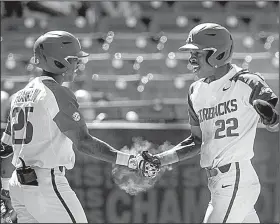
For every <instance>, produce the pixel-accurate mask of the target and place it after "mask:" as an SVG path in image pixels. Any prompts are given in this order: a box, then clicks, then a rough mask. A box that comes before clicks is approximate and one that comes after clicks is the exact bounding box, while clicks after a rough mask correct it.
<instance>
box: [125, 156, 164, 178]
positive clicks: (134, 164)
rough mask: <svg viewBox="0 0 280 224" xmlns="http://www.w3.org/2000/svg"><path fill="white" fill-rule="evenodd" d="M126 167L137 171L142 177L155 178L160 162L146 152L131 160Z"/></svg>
mask: <svg viewBox="0 0 280 224" xmlns="http://www.w3.org/2000/svg"><path fill="white" fill-rule="evenodd" d="M128 167H129V168H131V169H138V170H140V173H141V174H142V176H143V177H149V178H155V177H156V175H157V174H158V172H159V171H160V160H159V158H157V157H156V156H154V155H152V154H151V153H149V152H148V151H143V152H142V153H141V154H138V155H137V156H135V157H133V158H131V159H130V160H129V162H128Z"/></svg>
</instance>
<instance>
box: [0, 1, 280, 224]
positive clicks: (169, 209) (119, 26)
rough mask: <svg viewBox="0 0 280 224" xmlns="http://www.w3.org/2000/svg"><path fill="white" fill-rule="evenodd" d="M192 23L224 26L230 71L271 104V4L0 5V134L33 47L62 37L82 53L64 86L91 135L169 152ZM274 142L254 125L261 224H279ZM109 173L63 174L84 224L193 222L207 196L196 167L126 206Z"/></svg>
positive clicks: (170, 176) (182, 120) (274, 71)
mask: <svg viewBox="0 0 280 224" xmlns="http://www.w3.org/2000/svg"><path fill="white" fill-rule="evenodd" d="M201 22H216V23H219V24H221V25H224V26H225V27H227V28H228V29H229V30H230V31H231V32H232V34H233V38H234V42H235V47H234V55H233V63H235V64H237V65H239V66H242V67H243V68H249V69H250V70H251V71H253V72H261V73H262V75H263V76H264V77H265V79H266V81H267V83H268V84H269V85H270V86H271V87H272V89H273V90H274V92H275V93H276V94H277V95H279V33H278V30H279V1H165V2H162V1H143V2H140V1H139V2H138V1H137V2H136V1H135V2H134V1H133V2H111V1H102V2H97V1H96V2H95V1H94V2H89V1H69V2H67V1H63V2H60V1H1V122H2V125H1V127H2V129H3V128H4V127H5V124H4V123H5V122H6V118H7V111H8V102H9V100H10V98H11V96H12V95H13V94H14V93H15V92H16V91H17V90H19V89H20V88H22V87H23V86H24V85H25V84H26V83H27V82H28V81H29V80H30V79H32V78H34V77H36V76H39V75H40V74H41V70H40V69H37V68H35V67H34V66H33V65H32V46H33V44H34V41H35V40H36V38H37V37H38V36H40V35H41V34H43V33H44V32H47V31H50V30H65V31H68V32H71V33H73V34H75V35H76V36H77V37H78V38H79V39H80V41H81V44H82V47H83V48H84V50H85V51H87V52H89V53H90V56H89V58H88V60H87V61H86V65H85V66H83V67H80V69H79V71H78V76H77V78H76V80H77V81H76V82H75V83H66V84H65V85H67V86H68V87H69V88H70V89H72V90H73V91H74V93H75V95H76V96H77V98H78V101H79V102H80V105H81V110H82V112H83V113H84V116H85V118H86V120H87V122H88V124H89V127H90V128H91V131H92V134H93V135H95V136H97V137H100V138H101V139H102V140H105V141H107V142H108V143H110V144H112V145H113V146H115V147H119V148H122V147H124V146H125V145H128V147H134V146H133V143H135V141H136V142H137V144H144V145H145V144H147V142H146V141H148V142H149V143H153V144H156V145H157V146H154V147H158V146H159V145H162V144H163V143H164V142H165V141H168V142H169V143H171V144H174V145H175V144H177V143H178V142H179V141H181V140H183V139H184V138H185V137H187V136H188V135H189V130H188V124H187V122H188V115H187V105H186V95H187V91H188V88H189V86H190V84H191V83H192V82H193V81H194V78H195V77H194V76H193V74H192V73H191V67H190V65H189V64H188V57H189V55H188V54H187V53H181V52H178V48H179V47H180V46H181V45H182V44H184V42H185V40H186V37H187V35H188V32H189V30H190V29H191V28H192V27H194V26H195V25H196V24H198V23H201ZM278 134H279V133H273V134H272V133H268V132H267V131H265V130H264V129H262V127H261V126H260V128H259V129H258V132H257V137H256V143H255V153H256V156H255V159H254V164H255V167H256V169H257V171H258V174H259V177H260V179H261V183H262V185H263V187H262V193H261V196H260V199H259V201H258V203H257V210H258V213H259V215H260V218H261V221H262V222H276V221H277V220H278V222H279V210H280V207H278V206H279V204H278V205H277V203H279V201H277V197H276V193H277V189H278V191H279V189H280V187H279V186H278V187H277V185H276V178H277V170H278V167H277V164H278V161H277V160H278V159H277V158H279V155H278V152H277V151H278V148H279V140H278ZM137 137H141V139H139V138H137ZM264 150H265V151H264ZM110 169H111V167H110V166H108V164H104V163H101V162H98V161H96V160H92V159H88V158H86V157H85V156H83V155H79V154H78V156H77V163H76V167H75V168H74V169H73V170H72V171H69V172H68V174H67V175H68V176H69V182H70V184H71V186H72V187H73V189H74V190H75V191H76V192H77V195H78V197H79V198H80V200H81V202H82V204H83V207H84V208H85V211H86V214H87V216H88V219H89V221H90V222H94V223H104V222H105V223H106V222H108V223H111V222H112V223H113V222H114V223H116V222H122V223H132V222H154V223H155V222H157V223H168V222H177V223H180V222H181V223H190V222H201V221H202V219H203V215H204V212H205V209H206V206H207V203H208V200H209V193H208V190H207V187H206V178H205V175H204V172H203V171H202V170H201V169H200V168H199V163H198V159H197V158H195V159H193V160H190V161H187V162H185V163H183V164H182V165H180V166H179V167H176V168H174V169H173V170H172V171H170V172H168V173H167V174H166V175H165V176H164V178H163V180H162V181H161V183H159V184H158V186H156V188H155V189H154V190H151V191H149V192H148V193H147V194H141V195H139V196H136V197H130V196H128V195H126V194H125V193H124V192H122V191H120V190H119V189H117V188H116V186H114V185H113V184H112V180H111V179H110ZM94 173H95V174H94ZM278 197H279V196H278Z"/></svg>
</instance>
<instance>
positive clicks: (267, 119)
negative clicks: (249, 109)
mask: <svg viewBox="0 0 280 224" xmlns="http://www.w3.org/2000/svg"><path fill="white" fill-rule="evenodd" d="M253 106H254V108H255V110H256V111H257V113H258V114H259V115H260V117H261V120H262V123H263V124H264V125H275V124H277V123H278V122H279V115H278V113H277V111H276V110H275V109H274V108H273V106H272V105H271V104H270V103H268V102H266V101H264V100H259V99H258V100H254V101H253Z"/></svg>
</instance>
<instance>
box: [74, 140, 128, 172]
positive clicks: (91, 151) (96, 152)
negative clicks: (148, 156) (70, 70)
mask: <svg viewBox="0 0 280 224" xmlns="http://www.w3.org/2000/svg"><path fill="white" fill-rule="evenodd" d="M78 149H79V150H80V151H82V152H83V153H85V154H87V155H89V156H92V157H94V158H96V159H99V160H102V161H105V162H109V163H113V164H119V165H124V166H127V165H128V160H129V158H130V156H131V155H130V154H127V153H123V152H121V151H118V150H116V149H114V148H113V147H112V146H110V145H109V144H107V143H106V142H103V141H102V140H100V139H98V138H95V137H93V136H88V137H87V139H84V140H83V141H81V142H80V144H79V146H78Z"/></svg>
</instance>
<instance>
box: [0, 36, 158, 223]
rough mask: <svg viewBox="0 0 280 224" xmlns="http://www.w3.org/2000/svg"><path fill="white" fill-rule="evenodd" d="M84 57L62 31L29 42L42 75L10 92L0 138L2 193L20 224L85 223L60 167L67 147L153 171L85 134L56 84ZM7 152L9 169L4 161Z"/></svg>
mask: <svg viewBox="0 0 280 224" xmlns="http://www.w3.org/2000/svg"><path fill="white" fill-rule="evenodd" d="M87 56H88V54H87V53H85V52H83V51H81V46H80V43H79V41H78V39H77V38H76V37H75V36H73V35H72V34H70V33H68V32H64V31H51V32H47V33H45V34H44V35H42V36H40V37H39V38H38V39H37V40H36V42H35V44H34V58H35V63H36V64H37V66H38V67H40V68H42V69H43V74H42V76H40V77H37V78H35V79H33V80H32V81H31V82H30V83H29V84H28V85H27V86H26V87H25V88H23V89H22V90H20V91H18V92H17V93H16V94H15V96H14V98H13V100H12V102H11V112H10V120H9V122H8V125H7V128H6V130H5V132H4V134H3V136H2V139H1V143H2V147H3V148H2V149H1V160H3V161H2V164H1V168H2V169H1V170H4V171H3V172H2V173H1V177H2V186H3V190H2V195H3V194H5V195H6V196H7V197H8V196H9V194H8V193H10V197H11V202H12V206H13V208H14V209H15V211H16V213H17V217H18V222H20V223H32V222H40V223H42V222H44V223H54V222H55V223H58V222H63V223H86V222H87V218H86V215H85V213H84V211H83V208H82V206H81V204H80V202H79V200H78V198H77V196H76V194H75V193H74V192H73V190H72V189H71V188H70V186H69V184H68V181H67V179H66V178H65V168H66V169H72V168H73V167H74V163H75V153H74V150H73V148H72V145H73V146H74V147H75V148H76V149H77V150H79V151H81V152H83V153H85V154H88V155H90V156H92V157H94V158H97V159H100V160H103V161H106V162H109V163H112V164H119V165H123V166H127V167H129V168H131V169H135V170H139V171H141V173H143V175H146V176H149V177H152V176H153V175H155V173H156V171H157V169H156V168H155V167H153V166H152V165H151V164H150V163H149V162H148V159H145V160H144V159H143V157H142V156H141V155H137V156H132V155H130V154H126V153H123V152H120V151H118V150H116V149H114V148H113V147H111V146H109V145H108V144H106V143H105V142H103V141H101V140H99V139H97V138H95V137H93V136H91V135H90V134H89V132H88V129H87V126H86V123H85V120H84V118H83V116H82V114H81V113H80V112H79V109H78V107H79V106H78V103H77V100H76V98H75V96H74V94H73V93H72V92H71V91H70V90H69V89H68V88H66V87H63V86H61V84H62V83H63V82H65V81H73V79H74V77H75V71H76V69H77V68H78V66H79V65H80V63H81V58H83V57H87ZM12 154H13V156H12V164H13V166H14V167H15V168H16V169H15V170H14V171H13V167H12V165H11V163H9V162H5V160H8V159H9V158H11V156H10V155H12ZM149 158H150V159H151V158H153V157H152V156H151V157H149ZM9 164H10V165H9ZM12 171H13V172H12ZM11 172H12V175H11ZM10 175H11V178H10V179H9V177H10ZM93 175H94V173H93ZM8 190H9V191H8ZM3 192H4V193H3Z"/></svg>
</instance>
